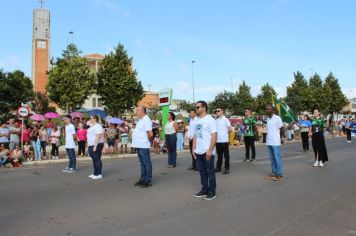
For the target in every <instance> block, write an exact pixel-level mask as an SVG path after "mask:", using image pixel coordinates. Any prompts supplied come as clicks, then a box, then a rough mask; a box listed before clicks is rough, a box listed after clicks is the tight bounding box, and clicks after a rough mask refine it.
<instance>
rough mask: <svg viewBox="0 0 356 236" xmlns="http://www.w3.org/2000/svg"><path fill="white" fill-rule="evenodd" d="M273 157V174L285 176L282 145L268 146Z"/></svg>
mask: <svg viewBox="0 0 356 236" xmlns="http://www.w3.org/2000/svg"><path fill="white" fill-rule="evenodd" d="M267 148H268V154H269V156H270V158H271V167H272V174H275V175H278V176H283V171H282V164H283V163H282V157H281V146H267Z"/></svg>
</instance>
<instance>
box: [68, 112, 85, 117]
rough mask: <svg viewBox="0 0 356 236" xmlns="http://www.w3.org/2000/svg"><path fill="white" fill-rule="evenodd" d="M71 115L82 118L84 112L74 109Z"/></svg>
mask: <svg viewBox="0 0 356 236" xmlns="http://www.w3.org/2000/svg"><path fill="white" fill-rule="evenodd" d="M70 115H71V117H72V118H78V117H80V118H82V117H83V114H82V113H80V112H77V111H73V112H72V113H70Z"/></svg>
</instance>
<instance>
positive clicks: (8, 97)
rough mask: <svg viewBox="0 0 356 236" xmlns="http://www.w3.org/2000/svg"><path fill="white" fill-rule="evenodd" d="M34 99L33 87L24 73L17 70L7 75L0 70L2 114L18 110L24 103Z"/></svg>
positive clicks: (0, 107)
mask: <svg viewBox="0 0 356 236" xmlns="http://www.w3.org/2000/svg"><path fill="white" fill-rule="evenodd" d="M32 97H33V85H32V82H31V80H30V78H28V77H27V76H25V74H24V72H22V71H20V70H15V71H13V72H8V73H5V72H3V71H2V70H0V114H1V115H6V114H7V113H9V112H11V111H13V110H16V109H17V108H19V107H20V106H21V103H22V102H29V101H31V100H32Z"/></svg>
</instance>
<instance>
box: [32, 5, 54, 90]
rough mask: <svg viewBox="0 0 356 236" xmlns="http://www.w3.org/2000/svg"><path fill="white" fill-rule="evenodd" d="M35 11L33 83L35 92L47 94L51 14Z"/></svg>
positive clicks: (41, 9) (45, 11)
mask: <svg viewBox="0 0 356 236" xmlns="http://www.w3.org/2000/svg"><path fill="white" fill-rule="evenodd" d="M40 2H41V8H39V9H34V10H33V31H32V76H31V79H32V83H33V88H34V90H35V92H41V93H46V84H47V80H48V75H47V72H48V70H49V62H50V12H49V11H48V10H45V9H43V8H42V4H43V0H41V1H40Z"/></svg>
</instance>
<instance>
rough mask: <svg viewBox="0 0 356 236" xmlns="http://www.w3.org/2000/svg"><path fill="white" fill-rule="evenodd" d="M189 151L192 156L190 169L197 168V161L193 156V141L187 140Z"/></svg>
mask: <svg viewBox="0 0 356 236" xmlns="http://www.w3.org/2000/svg"><path fill="white" fill-rule="evenodd" d="M189 150H190V154H191V155H192V167H193V168H197V161H196V160H195V158H194V156H193V139H192V140H189Z"/></svg>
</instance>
